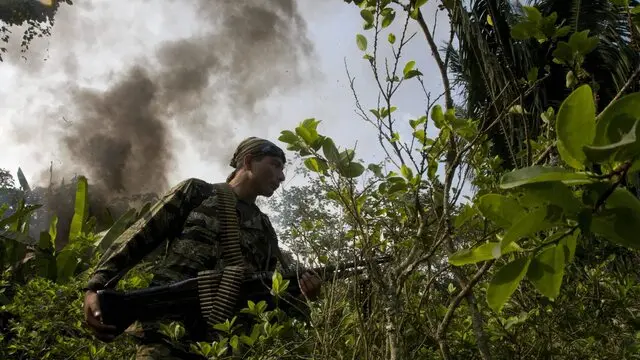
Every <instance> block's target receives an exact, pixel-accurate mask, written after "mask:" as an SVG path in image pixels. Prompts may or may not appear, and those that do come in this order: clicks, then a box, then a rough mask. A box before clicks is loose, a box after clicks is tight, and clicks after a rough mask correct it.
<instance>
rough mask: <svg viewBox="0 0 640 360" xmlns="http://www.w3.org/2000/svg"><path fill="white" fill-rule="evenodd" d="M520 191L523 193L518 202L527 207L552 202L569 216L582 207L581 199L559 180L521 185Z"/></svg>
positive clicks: (572, 215)
mask: <svg viewBox="0 0 640 360" xmlns="http://www.w3.org/2000/svg"><path fill="white" fill-rule="evenodd" d="M522 191H523V192H524V194H523V197H522V199H521V200H520V202H521V203H523V204H525V206H528V207H532V206H537V205H543V206H546V205H549V204H553V205H557V206H558V207H560V208H562V210H563V211H564V212H565V214H567V215H568V216H571V217H575V216H577V214H578V213H579V212H580V210H581V209H582V201H580V199H578V198H577V197H575V196H574V194H573V191H571V189H570V188H569V187H568V186H567V185H565V184H563V183H561V182H559V181H554V182H544V183H534V184H527V185H523V187H522Z"/></svg>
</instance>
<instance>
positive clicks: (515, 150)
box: [449, 0, 640, 169]
mask: <svg viewBox="0 0 640 360" xmlns="http://www.w3.org/2000/svg"><path fill="white" fill-rule="evenodd" d="M529 3H534V4H535V7H523V6H521V5H514V4H512V2H510V1H507V0H474V1H471V2H470V5H469V10H465V11H461V12H460V14H459V15H460V16H458V17H457V18H455V19H454V21H453V24H454V26H456V28H457V32H458V33H459V34H460V35H461V36H460V43H459V46H458V47H457V48H456V49H454V48H453V47H449V52H450V56H451V60H452V61H451V66H450V67H451V70H452V75H453V76H454V79H455V81H454V84H455V85H456V86H459V87H460V88H461V91H462V93H463V94H464V99H465V103H466V112H467V115H468V116H473V117H478V116H479V115H480V114H483V116H484V117H485V119H483V125H482V126H483V127H484V128H487V127H488V126H490V124H491V123H492V122H493V121H494V120H495V119H496V117H497V116H498V114H500V113H504V112H505V111H504V110H510V111H507V112H506V113H504V115H502V116H501V117H500V119H499V124H498V125H499V126H493V127H492V128H491V129H490V130H489V131H490V139H491V141H492V142H493V147H494V153H495V154H497V155H499V156H500V157H501V158H502V159H503V160H505V164H504V166H505V168H507V169H513V168H515V167H518V166H524V165H526V164H533V163H534V162H535V161H537V160H538V159H531V158H530V156H531V153H530V152H529V151H528V150H527V147H526V146H523V144H525V143H527V142H530V141H534V142H535V141H536V140H537V139H536V138H537V137H538V136H539V135H540V131H541V129H542V127H543V126H542V125H543V122H544V121H547V120H545V119H549V118H552V117H553V111H554V110H556V111H557V109H558V107H559V106H560V104H561V103H562V101H563V100H564V99H565V98H566V97H567V96H568V95H569V93H570V92H571V90H573V89H574V87H575V84H576V82H575V80H571V79H574V78H578V77H579V78H580V79H582V80H583V81H587V82H588V81H591V82H592V84H597V88H594V91H595V92H596V97H597V98H598V101H600V102H602V103H604V104H608V103H609V102H611V100H613V99H614V97H615V96H616V95H617V94H618V93H619V91H620V90H621V89H622V88H623V86H625V84H626V83H627V82H628V81H629V80H630V79H633V78H634V77H636V79H637V75H638V74H637V69H638V67H639V66H640V55H639V54H640V53H639V52H638V49H639V48H638V45H639V44H640V36H638V34H639V33H638V31H637V28H636V26H634V25H633V24H632V23H630V21H629V14H628V11H627V10H626V8H623V7H620V6H618V5H616V4H614V2H612V1H609V0H590V1H556V0H544V1H529ZM637 4H638V2H637V1H635V0H633V1H631V2H630V5H631V6H633V5H637ZM522 17H524V18H526V19H528V22H520V19H521V18H522ZM541 19H542V20H541ZM556 20H557V21H558V23H559V24H562V26H561V27H560V29H559V30H558V32H557V33H555V34H554V35H553V37H552V39H555V38H566V36H567V35H568V34H569V33H570V32H571V33H573V32H577V31H582V30H588V32H589V36H592V37H597V38H598V43H599V44H598V46H597V47H596V48H595V49H594V50H593V51H590V52H589V53H588V54H583V55H582V56H584V59H580V61H579V62H577V63H575V64H574V65H575V68H574V69H572V71H570V72H569V73H567V72H566V71H565V70H564V68H565V65H563V64H560V63H557V62H556V61H551V60H552V59H553V58H554V57H556V53H554V50H555V49H554V46H555V43H554V42H553V41H545V40H544V37H545V36H544V35H545V34H543V33H538V34H533V33H532V31H533V27H532V26H534V25H532V24H535V23H536V22H537V21H546V22H547V23H548V24H551V23H554V22H555V21H556ZM519 22H520V23H519ZM549 26H550V25H549ZM549 29H551V28H549ZM512 35H513V39H512V37H511V36H512ZM530 35H534V36H533V37H532V36H530ZM514 40H515V41H514ZM496 55H497V56H496ZM638 84H639V83H638V82H637V81H634V82H632V83H631V84H630V86H628V87H627V88H626V89H625V91H624V92H623V94H624V93H629V92H633V91H637V90H638V89H640V85H638ZM530 85H534V86H531V88H528V87H529V86H530ZM523 90H525V91H524V93H523ZM536 145H537V146H542V147H544V146H548V144H536ZM554 153H555V152H554ZM547 155H548V153H547Z"/></svg>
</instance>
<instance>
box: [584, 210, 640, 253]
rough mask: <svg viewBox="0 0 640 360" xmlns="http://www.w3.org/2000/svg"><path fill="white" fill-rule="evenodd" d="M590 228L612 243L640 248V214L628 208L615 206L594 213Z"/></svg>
mask: <svg viewBox="0 0 640 360" xmlns="http://www.w3.org/2000/svg"><path fill="white" fill-rule="evenodd" d="M590 230H591V231H592V232H593V233H595V234H598V235H601V236H602V237H604V238H605V239H607V240H609V241H611V242H613V243H616V244H619V245H622V246H625V247H627V248H631V249H640V237H638V234H640V216H638V214H637V213H634V212H633V210H632V209H630V208H626V207H617V208H613V209H606V210H603V211H602V212H601V213H599V214H595V215H594V216H593V218H592V219H591V228H590Z"/></svg>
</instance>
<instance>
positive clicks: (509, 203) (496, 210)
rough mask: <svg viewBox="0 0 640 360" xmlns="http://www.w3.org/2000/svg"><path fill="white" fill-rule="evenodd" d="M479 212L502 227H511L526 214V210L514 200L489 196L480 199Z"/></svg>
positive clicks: (499, 196) (494, 195)
mask: <svg viewBox="0 0 640 360" xmlns="http://www.w3.org/2000/svg"><path fill="white" fill-rule="evenodd" d="M478 210H479V211H480V213H481V214H482V216H484V217H485V218H487V219H489V220H490V221H492V222H494V223H495V224H496V225H498V226H500V227H509V226H511V225H512V223H513V221H514V220H515V219H518V218H519V217H520V216H522V215H523V214H524V209H523V208H522V206H520V204H518V202H517V201H516V200H514V199H512V198H509V197H506V196H504V195H499V194H487V195H483V196H482V197H480V198H479V199H478Z"/></svg>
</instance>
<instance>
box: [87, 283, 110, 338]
mask: <svg viewBox="0 0 640 360" xmlns="http://www.w3.org/2000/svg"><path fill="white" fill-rule="evenodd" d="M84 320H85V321H86V323H87V325H89V328H90V329H91V330H92V331H93V333H94V334H95V336H96V338H98V339H99V340H102V341H104V342H111V341H113V340H114V339H115V338H116V336H118V334H117V331H116V327H115V326H113V325H105V324H103V323H102V314H101V312H100V304H99V303H98V294H96V292H95V291H91V290H89V291H87V292H86V293H85V295H84Z"/></svg>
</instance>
